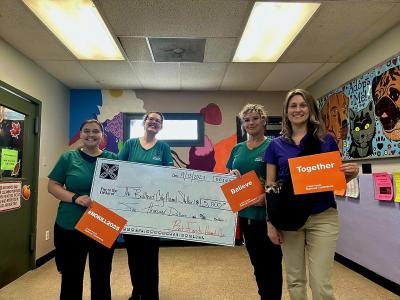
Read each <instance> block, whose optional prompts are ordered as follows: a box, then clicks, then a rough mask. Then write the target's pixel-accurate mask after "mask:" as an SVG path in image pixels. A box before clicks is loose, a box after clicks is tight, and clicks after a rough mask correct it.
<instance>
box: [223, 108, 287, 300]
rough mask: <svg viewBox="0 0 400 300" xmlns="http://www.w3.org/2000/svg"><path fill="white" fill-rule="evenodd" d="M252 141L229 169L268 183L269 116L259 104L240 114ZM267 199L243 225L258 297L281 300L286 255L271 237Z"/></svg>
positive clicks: (235, 153)
mask: <svg viewBox="0 0 400 300" xmlns="http://www.w3.org/2000/svg"><path fill="white" fill-rule="evenodd" d="M239 118H240V120H241V121H242V126H243V129H244V130H245V131H246V133H247V136H248V139H247V141H244V142H242V143H238V144H237V145H236V146H235V147H234V148H233V149H232V152H231V155H230V157H229V160H228V163H227V165H226V166H227V168H228V169H229V170H230V173H231V174H233V175H236V176H238V177H240V176H241V175H243V174H245V173H247V172H250V171H255V172H256V174H257V176H258V177H259V179H260V181H261V182H262V184H263V185H264V182H265V178H266V177H265V162H264V159H263V158H264V153H265V150H266V149H267V147H268V145H269V140H268V139H267V138H266V137H265V136H264V130H265V128H266V125H267V114H266V112H265V110H264V107H263V106H262V105H259V104H247V105H245V106H244V107H243V109H242V110H241V112H240V113H239ZM265 220H266V210H265V195H264V194H263V195H262V196H260V197H259V199H258V202H257V203H256V204H254V205H253V206H250V207H247V208H245V209H243V210H241V211H239V225H240V230H241V231H242V233H243V236H244V241H245V245H246V249H247V252H248V253H249V257H250V261H251V263H252V265H253V267H254V275H255V277H256V282H257V286H258V294H259V295H260V298H261V299H262V300H264V299H268V300H279V299H281V296H282V252H281V249H280V247H279V246H277V245H274V244H273V243H272V242H271V241H270V239H269V238H268V235H267V224H266V221H265Z"/></svg>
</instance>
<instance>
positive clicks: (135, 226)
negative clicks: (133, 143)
mask: <svg viewBox="0 0 400 300" xmlns="http://www.w3.org/2000/svg"><path fill="white" fill-rule="evenodd" d="M233 178H234V177H233V176H231V175H224V174H218V173H211V172H203V171H195V170H189V169H177V168H174V167H164V166H153V165H146V164H138V163H132V162H124V161H117V160H110V159H98V160H97V164H96V170H95V174H94V177H93V184H92V190H91V194H90V196H91V198H92V199H94V200H95V201H97V202H99V203H101V204H102V205H104V206H106V207H107V208H109V209H111V210H112V211H114V212H115V213H117V214H118V215H120V216H121V217H123V218H125V219H127V220H128V223H127V224H126V225H125V227H124V229H123V231H122V233H126V234H135V235H145V236H157V237H163V238H169V239H177V240H187V241H194V242H203V243H210V244H218V245H227V246H233V245H234V241H235V229H236V214H234V213H232V211H231V210H230V206H229V204H228V202H227V201H226V199H225V197H224V194H223V193H222V191H221V189H220V185H222V184H224V183H226V182H228V181H231V180H232V179H233Z"/></svg>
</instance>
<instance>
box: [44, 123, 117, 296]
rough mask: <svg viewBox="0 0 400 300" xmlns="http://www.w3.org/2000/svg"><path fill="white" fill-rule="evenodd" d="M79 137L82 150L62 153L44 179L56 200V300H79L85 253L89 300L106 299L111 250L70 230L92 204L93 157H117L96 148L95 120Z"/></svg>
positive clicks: (99, 135)
mask: <svg viewBox="0 0 400 300" xmlns="http://www.w3.org/2000/svg"><path fill="white" fill-rule="evenodd" d="M80 138H81V140H82V142H83V147H82V148H81V149H79V150H72V151H67V152H65V153H64V154H62V155H61V157H60V158H59V159H58V161H57V163H56V165H55V166H54V168H53V170H52V171H51V172H50V174H49V176H48V177H49V183H48V191H49V193H50V194H52V195H53V196H54V197H56V198H57V199H58V200H60V204H59V206H58V212H57V217H56V223H55V225H54V246H55V248H56V265H57V269H58V271H59V272H60V273H61V292H60V299H62V300H63V299H68V300H71V299H74V300H79V299H82V291H83V274H84V271H85V264H86V257H87V255H88V254H89V269H90V280H91V299H93V300H98V299H104V300H110V299H111V287H110V274H111V263H112V256H113V252H114V249H108V248H106V247H105V246H103V245H101V244H99V243H98V242H96V241H94V240H92V239H90V238H88V237H87V236H85V235H84V234H82V233H80V232H79V231H77V230H75V229H74V227H75V224H76V223H77V222H78V220H79V219H80V218H81V216H82V215H83V213H84V212H85V210H86V208H87V207H88V206H90V203H91V202H92V200H91V199H90V197H89V194H90V189H91V185H92V179H93V174H94V169H95V165H96V160H97V158H98V157H100V158H111V159H116V158H117V156H116V155H115V154H114V153H111V152H108V151H102V150H101V149H100V148H99V145H100V142H101V140H102V138H103V126H102V125H101V123H100V122H99V121H97V120H94V119H92V120H87V121H85V122H84V123H83V124H82V125H81V127H80Z"/></svg>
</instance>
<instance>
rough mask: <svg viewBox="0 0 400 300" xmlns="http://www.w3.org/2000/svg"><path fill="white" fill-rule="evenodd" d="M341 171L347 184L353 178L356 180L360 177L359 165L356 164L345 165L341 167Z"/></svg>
mask: <svg viewBox="0 0 400 300" xmlns="http://www.w3.org/2000/svg"><path fill="white" fill-rule="evenodd" d="M340 170H341V171H342V172H343V173H344V175H345V176H346V180H347V182H349V181H350V180H352V179H353V178H356V177H357V175H358V171H359V169H358V165H357V164H355V163H344V164H342V166H341V167H340Z"/></svg>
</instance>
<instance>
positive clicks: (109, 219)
mask: <svg viewBox="0 0 400 300" xmlns="http://www.w3.org/2000/svg"><path fill="white" fill-rule="evenodd" d="M126 222H127V221H126V220H125V219H124V218H122V217H120V216H119V215H117V214H116V213H114V212H113V211H111V210H109V209H108V208H106V207H105V206H103V205H101V204H99V203H97V202H92V204H91V205H90V207H89V208H88V209H87V210H86V211H85V213H84V214H83V216H82V217H81V218H80V220H79V222H78V223H77V224H76V225H75V229H76V230H79V231H80V232H82V233H83V234H85V235H87V236H88V237H90V238H91V239H94V240H95V241H97V242H99V243H101V244H103V245H104V246H106V247H107V248H111V246H112V245H113V243H114V242H115V240H116V239H117V237H118V235H119V234H120V232H121V231H122V229H123V228H124V226H125V224H126Z"/></svg>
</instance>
